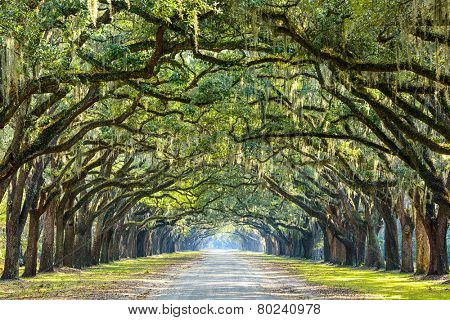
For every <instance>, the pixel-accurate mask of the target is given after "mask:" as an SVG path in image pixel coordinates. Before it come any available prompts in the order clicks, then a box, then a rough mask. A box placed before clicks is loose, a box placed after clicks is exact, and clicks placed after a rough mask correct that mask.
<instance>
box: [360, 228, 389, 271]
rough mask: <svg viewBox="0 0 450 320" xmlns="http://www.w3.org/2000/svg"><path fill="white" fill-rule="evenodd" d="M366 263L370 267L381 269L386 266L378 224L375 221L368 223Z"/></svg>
mask: <svg viewBox="0 0 450 320" xmlns="http://www.w3.org/2000/svg"><path fill="white" fill-rule="evenodd" d="M364 264H365V265H366V266H367V267H370V268H377V269H380V268H383V267H384V262H383V257H382V254H381V249H380V246H379V244H378V238H377V232H376V226H374V225H373V223H368V225H367V249H366V257H365V261H364Z"/></svg>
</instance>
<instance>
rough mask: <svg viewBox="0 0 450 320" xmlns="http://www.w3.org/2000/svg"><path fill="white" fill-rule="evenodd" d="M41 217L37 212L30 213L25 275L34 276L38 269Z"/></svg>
mask: <svg viewBox="0 0 450 320" xmlns="http://www.w3.org/2000/svg"><path fill="white" fill-rule="evenodd" d="M39 218H40V215H38V214H37V213H36V212H34V213H33V212H32V213H31V214H30V221H29V225H28V243H27V250H26V252H25V271H24V272H23V275H22V276H23V277H34V276H35V275H36V271H37V252H38V240H39Z"/></svg>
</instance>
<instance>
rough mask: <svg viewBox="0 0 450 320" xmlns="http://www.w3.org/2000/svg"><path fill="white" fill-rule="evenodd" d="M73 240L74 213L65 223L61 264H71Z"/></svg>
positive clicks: (67, 265)
mask: <svg viewBox="0 0 450 320" xmlns="http://www.w3.org/2000/svg"><path fill="white" fill-rule="evenodd" d="M74 241H75V221H74V215H71V217H70V218H69V220H68V221H67V223H66V228H65V231H64V255H63V265H64V266H66V267H72V266H73V250H74V248H73V245H74Z"/></svg>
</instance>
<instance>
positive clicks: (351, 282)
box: [259, 255, 450, 300]
mask: <svg viewBox="0 0 450 320" xmlns="http://www.w3.org/2000/svg"><path fill="white" fill-rule="evenodd" d="M259 256H260V257H261V259H263V261H267V262H271V263H275V264H279V265H282V266H283V267H285V268H288V269H290V271H292V272H293V273H294V274H296V275H298V276H300V277H302V278H304V279H305V280H307V281H308V282H310V283H314V284H321V285H326V286H330V287H339V288H345V289H350V290H353V291H356V292H361V293H365V294H369V295H371V296H372V298H373V299H408V300H425V299H442V300H449V299H450V285H449V284H442V281H433V280H419V279H417V278H414V277H413V276H412V275H410V274H401V273H394V272H385V271H374V270H368V269H356V268H349V267H339V266H334V265H328V264H323V263H317V262H312V261H306V260H294V259H289V258H282V257H276V256H270V255H259Z"/></svg>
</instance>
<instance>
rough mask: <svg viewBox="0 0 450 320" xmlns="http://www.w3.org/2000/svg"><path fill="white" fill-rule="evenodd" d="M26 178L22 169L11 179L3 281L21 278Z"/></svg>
mask: <svg viewBox="0 0 450 320" xmlns="http://www.w3.org/2000/svg"><path fill="white" fill-rule="evenodd" d="M26 177H27V172H26V171H25V169H24V168H21V169H20V170H19V173H18V174H17V177H16V176H14V177H13V178H12V179H11V186H10V191H9V194H8V206H7V211H6V252H5V264H4V269H3V274H2V277H1V279H2V280H8V279H16V278H18V277H19V256H20V238H21V235H22V232H23V228H24V226H25V222H26V215H25V216H24V215H23V212H22V210H21V206H22V198H23V191H24V185H25V180H26Z"/></svg>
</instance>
